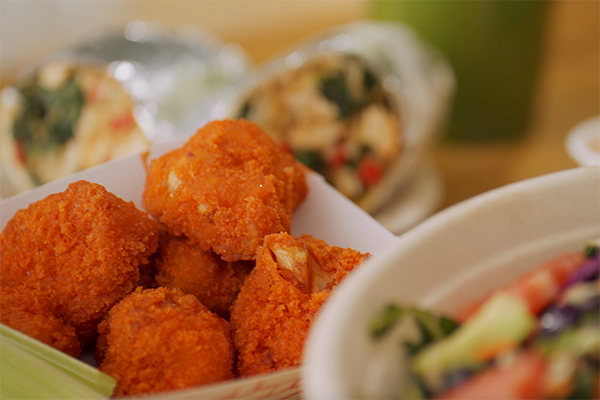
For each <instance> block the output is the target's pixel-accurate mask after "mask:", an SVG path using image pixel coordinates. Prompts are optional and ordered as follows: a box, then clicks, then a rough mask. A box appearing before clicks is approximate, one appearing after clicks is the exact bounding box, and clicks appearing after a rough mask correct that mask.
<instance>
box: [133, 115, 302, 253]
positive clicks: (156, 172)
mask: <svg viewBox="0 0 600 400" xmlns="http://www.w3.org/2000/svg"><path fill="white" fill-rule="evenodd" d="M307 190H308V189H307V185H306V179H305V177H304V173H303V171H302V169H301V167H300V166H299V164H298V163H297V162H296V161H295V160H294V157H293V156H292V154H291V153H289V151H286V150H283V149H282V148H281V147H279V146H278V145H277V144H275V142H273V140H272V139H271V138H269V137H268V136H267V134H266V133H265V132H264V131H263V130H262V129H260V128H259V127H258V126H257V125H256V124H254V123H252V122H248V121H245V120H236V121H232V120H224V121H214V122H211V123H208V124H207V125H205V126H204V127H203V128H200V129H199V130H198V131H197V132H196V133H195V134H194V135H193V136H192V137H191V138H190V140H189V141H188V142H187V143H186V144H185V145H184V146H183V147H181V148H179V149H177V150H174V151H171V152H169V153H167V154H165V155H163V156H162V157H159V158H157V159H154V160H152V161H151V163H150V166H149V171H148V175H147V178H146V186H145V189H144V193H143V201H144V207H145V208H146V210H148V212H149V213H150V214H152V215H153V216H154V217H155V218H156V219H158V220H159V221H160V222H161V223H163V224H164V225H166V226H167V228H168V229H169V231H170V232H171V233H172V234H174V235H176V236H186V237H188V238H190V239H191V240H193V241H194V242H197V243H199V244H200V247H202V249H204V250H207V251H208V250H212V251H214V252H215V253H217V254H219V255H220V256H221V258H222V259H223V260H225V261H238V260H252V259H254V256H255V253H256V250H257V248H258V247H259V246H260V245H261V244H262V240H263V238H264V237H265V236H266V235H268V234H271V233H278V232H289V231H290V228H291V215H292V211H293V210H294V208H295V207H296V206H297V205H298V204H300V203H301V202H302V200H304V198H305V197H306V193H307Z"/></svg>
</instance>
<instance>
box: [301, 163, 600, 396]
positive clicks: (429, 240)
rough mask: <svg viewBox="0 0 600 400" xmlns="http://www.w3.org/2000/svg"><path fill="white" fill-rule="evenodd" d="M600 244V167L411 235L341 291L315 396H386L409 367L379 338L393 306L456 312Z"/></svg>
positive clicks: (322, 333) (501, 194)
mask: <svg viewBox="0 0 600 400" xmlns="http://www.w3.org/2000/svg"><path fill="white" fill-rule="evenodd" d="M597 237H600V167H587V168H578V169H572V170H568V171H563V172H558V173H553V174H549V175H546V176H543V177H538V178H534V179H529V180H526V181H522V182H519V183H515V184H511V185H508V186H506V187H503V188H500V189H496V190H493V191H491V192H488V193H485V194H483V195H479V196H477V197H475V198H472V199H470V200H467V201H465V202H463V203H460V204H458V205H455V206H453V207H451V208H449V209H447V210H445V211H442V212H440V213H438V214H437V215H435V216H433V217H432V218H430V219H429V220H427V221H425V222H424V223H422V224H421V225H419V226H417V227H416V228H414V229H413V230H411V231H409V232H407V233H406V234H404V235H403V236H401V239H400V240H398V241H397V242H396V243H395V244H394V245H393V246H391V247H390V248H388V249H387V250H386V251H384V252H383V254H381V255H380V256H379V257H377V258H376V259H375V258H374V259H372V260H369V261H367V262H366V264H365V265H364V266H363V268H361V269H359V270H357V271H355V273H354V274H352V275H350V276H349V277H348V279H346V280H345V281H344V282H342V283H341V284H340V286H338V288H337V290H336V292H335V293H333V294H332V296H331V297H330V299H329V301H328V302H327V303H326V304H325V305H324V307H323V309H322V311H321V313H320V315H319V317H317V320H316V321H315V324H314V325H313V329H312V331H311V334H310V335H309V339H308V341H307V344H306V347H305V354H304V370H303V376H304V384H305V390H306V392H305V393H306V397H307V398H309V399H311V400H312V399H329V400H332V399H352V398H364V399H377V398H382V399H384V398H385V399H389V398H396V397H397V394H398V393H399V389H400V388H399V386H400V385H399V382H400V380H401V377H402V376H403V374H402V371H403V370H404V369H405V367H406V366H405V365H403V364H402V362H401V361H400V360H401V357H400V338H399V337H397V336H395V335H394V333H398V332H392V334H390V335H387V336H386V337H384V339H383V340H380V341H374V340H372V338H371V335H370V333H369V324H370V321H371V318H373V316H374V315H375V313H377V312H378V311H380V310H381V309H383V308H384V307H385V306H387V305H388V304H390V303H395V304H398V305H402V304H405V305H415V304H416V305H418V306H420V307H423V308H425V309H431V310H435V311H438V312H441V313H444V314H446V315H452V314H453V313H454V312H456V311H457V310H459V309H460V308H461V307H462V306H464V305H466V304H468V303H469V301H471V300H474V299H479V298H482V297H484V296H485V295H486V294H488V293H490V292H491V291H493V290H494V289H495V288H498V287H501V286H502V285H505V284H507V283H509V282H513V281H514V280H516V279H517V278H518V277H520V276H521V275H523V274H524V273H525V272H526V271H528V270H531V269H533V268H535V267H537V266H538V265H539V264H541V263H542V262H544V261H546V260H550V259H552V258H553V257H555V256H558V255H560V254H562V253H565V252H569V251H581V250H583V248H584V246H585V244H586V242H587V241H589V240H591V239H594V238H597Z"/></svg>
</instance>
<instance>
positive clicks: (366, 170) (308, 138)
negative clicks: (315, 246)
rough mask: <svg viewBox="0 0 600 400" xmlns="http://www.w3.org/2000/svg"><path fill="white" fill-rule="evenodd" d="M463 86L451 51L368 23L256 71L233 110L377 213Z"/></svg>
mask: <svg viewBox="0 0 600 400" xmlns="http://www.w3.org/2000/svg"><path fill="white" fill-rule="evenodd" d="M454 87H455V81H454V76H453V72H452V70H451V68H450V66H449V64H448V63H447V61H446V60H445V59H444V57H443V56H442V55H441V54H440V53H439V52H438V51H437V50H435V49H433V48H431V47H430V46H428V45H427V44H426V43H424V42H422V41H421V40H420V39H419V38H418V37H417V36H416V35H415V34H414V33H413V32H412V31H411V30H410V29H409V28H407V27H405V26H403V25H400V24H395V23H383V22H374V21H361V22H358V23H353V24H350V25H345V26H341V27H338V28H336V29H333V30H332V31H329V32H325V33H324V34H321V35H318V36H315V37H313V38H310V39H309V40H307V41H305V42H303V43H301V44H300V45H298V46H297V47H295V48H292V49H290V50H289V51H287V52H285V53H284V54H282V55H281V56H279V57H277V58H276V59H274V60H273V61H271V62H269V63H267V64H266V65H264V66H262V67H261V68H259V69H256V70H254V71H252V73H251V74H249V75H247V76H246V79H245V82H244V85H243V86H242V89H241V90H240V92H239V94H238V95H237V97H236V98H235V99H234V100H233V101H232V103H231V104H230V107H229V109H228V113H227V116H229V117H232V118H237V117H244V118H247V119H250V120H253V121H255V122H257V123H258V124H259V125H261V126H262V127H263V128H264V129H265V130H266V131H267V132H268V133H269V134H270V135H271V136H273V137H274V138H275V139H276V140H280V141H281V142H282V144H283V145H285V146H287V147H289V148H291V150H292V151H293V152H294V154H295V155H296V157H297V158H298V159H299V160H301V161H303V162H305V163H306V164H307V165H308V166H310V167H312V168H313V169H314V170H316V171H317V172H320V173H322V174H323V175H325V177H326V178H327V180H328V181H329V182H331V183H332V184H333V186H335V187H336V188H337V189H339V190H340V191H341V192H342V193H344V194H346V195H347V197H349V198H350V199H352V200H353V201H355V202H356V203H357V204H358V205H359V206H360V207H362V208H363V209H364V210H366V211H367V212H369V213H372V214H373V213H375V212H377V210H379V209H381V207H383V206H385V205H386V204H387V203H388V202H389V201H390V199H391V198H393V197H394V196H397V195H398V193H399V190H400V189H401V187H402V186H403V185H405V184H406V183H407V182H408V181H409V180H410V178H411V177H413V176H414V174H415V172H416V170H417V169H418V168H420V166H421V164H422V162H423V160H424V159H425V158H426V154H427V152H428V150H429V149H431V145H432V143H433V142H434V140H435V139H436V138H437V136H438V134H439V133H440V132H441V131H442V130H443V128H444V125H445V122H446V119H447V115H448V112H449V109H450V106H451V100H452V96H453V93H454Z"/></svg>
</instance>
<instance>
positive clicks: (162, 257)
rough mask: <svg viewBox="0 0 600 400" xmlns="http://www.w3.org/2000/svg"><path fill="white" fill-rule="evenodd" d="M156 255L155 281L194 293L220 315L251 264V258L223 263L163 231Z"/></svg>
mask: <svg viewBox="0 0 600 400" xmlns="http://www.w3.org/2000/svg"><path fill="white" fill-rule="evenodd" d="M159 243H160V244H159V247H158V254H157V255H156V257H155V261H154V266H155V270H156V276H155V279H156V283H157V284H158V285H159V286H166V287H173V288H178V289H180V290H181V291H183V292H184V293H187V294H193V295H194V296H196V297H197V298H198V300H200V302H201V303H202V304H204V305H205V306H206V307H208V309H209V310H211V311H212V312H214V313H217V314H218V315H219V316H221V317H223V318H225V319H229V308H230V307H231V304H233V301H234V300H235V298H236V297H237V294H238V292H239V291H240V289H241V288H242V284H243V283H244V279H246V276H248V274H249V273H250V270H251V269H252V267H253V266H254V263H253V262H251V261H236V262H226V261H223V260H221V258H219V256H218V255H216V254H215V253H213V252H210V251H204V250H202V249H201V248H200V247H199V246H198V245H197V244H194V243H192V242H191V241H190V240H189V239H187V238H185V237H176V236H172V235H170V234H168V233H167V234H162V235H161V239H160V242H159Z"/></svg>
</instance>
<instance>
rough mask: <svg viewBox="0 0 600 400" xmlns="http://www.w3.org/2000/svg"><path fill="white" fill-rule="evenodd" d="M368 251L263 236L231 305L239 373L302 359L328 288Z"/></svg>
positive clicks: (273, 368) (271, 368) (317, 241)
mask: <svg viewBox="0 0 600 400" xmlns="http://www.w3.org/2000/svg"><path fill="white" fill-rule="evenodd" d="M367 256H368V254H362V253H359V252H358V251H356V250H352V249H343V248H340V247H334V246H329V245H328V244H327V243H325V242H324V241H322V240H320V239H316V238H313V237H311V236H307V235H305V236H301V237H300V238H298V239H296V238H293V237H291V236H290V235H288V234H285V233H282V234H274V235H269V236H267V237H265V240H264V245H263V246H262V247H261V248H260V249H259V250H258V252H257V258H256V266H255V267H254V269H253V270H252V272H251V273H250V275H249V276H248V277H247V278H246V281H245V283H244V286H243V287H242V290H241V291H240V293H239V295H238V297H237V299H236V301H235V302H234V304H233V306H232V308H231V320H230V323H231V329H232V337H233V343H234V347H235V349H236V351H237V352H238V360H237V365H236V368H237V372H238V373H239V375H240V376H248V375H254V374H262V373H268V372H273V371H277V370H280V369H283V368H288V367H291V366H295V365H298V364H300V362H301V357H302V349H303V346H304V341H305V339H306V336H307V334H308V331H309V329H310V326H311V324H312V322H313V320H314V319H315V317H316V316H317V314H318V312H319V310H320V309H321V305H322V304H323V302H324V301H325V300H327V298H328V297H329V295H330V293H331V290H332V289H333V288H334V287H335V286H336V285H337V284H338V283H339V282H340V280H341V279H343V278H344V277H345V276H346V275H347V274H348V273H349V272H350V271H352V269H354V268H355V267H356V266H357V265H358V264H360V263H361V262H362V261H364V260H365V259H366V258H367Z"/></svg>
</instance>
